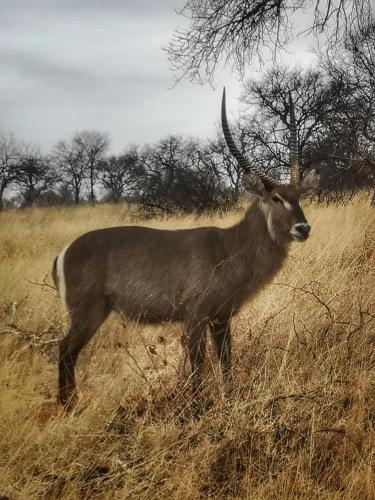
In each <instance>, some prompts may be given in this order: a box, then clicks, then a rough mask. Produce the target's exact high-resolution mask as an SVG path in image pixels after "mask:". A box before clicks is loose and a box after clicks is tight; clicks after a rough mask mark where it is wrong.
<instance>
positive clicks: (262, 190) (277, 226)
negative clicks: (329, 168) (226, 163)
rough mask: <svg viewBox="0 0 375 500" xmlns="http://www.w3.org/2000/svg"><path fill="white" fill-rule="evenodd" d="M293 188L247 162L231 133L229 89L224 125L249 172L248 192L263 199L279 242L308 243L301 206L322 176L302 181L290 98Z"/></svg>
mask: <svg viewBox="0 0 375 500" xmlns="http://www.w3.org/2000/svg"><path fill="white" fill-rule="evenodd" d="M289 102H290V170H291V180H290V184H280V183H278V182H277V181H276V180H275V179H273V178H272V177H269V176H268V175H266V174H264V173H263V172H262V171H261V170H259V169H257V168H256V167H254V166H253V165H251V163H250V162H249V161H248V160H246V158H244V156H243V155H242V153H241V152H240V151H239V150H238V149H237V146H236V145H235V143H234V141H233V138H232V135H231V133H230V131H229V126H228V120H227V116H226V106H225V89H224V92H223V100H222V107H221V121H222V127H223V132H224V137H225V140H226V142H227V145H228V147H229V150H230V152H231V153H232V155H233V156H234V157H235V158H236V160H237V161H238V163H239V164H240V165H241V167H242V168H243V170H244V171H245V174H246V175H245V188H246V189H247V191H249V192H251V193H252V194H255V195H257V196H259V197H260V198H261V202H260V207H261V209H262V210H263V212H264V215H265V219H266V221H267V227H268V231H269V233H270V235H271V236H272V238H273V239H274V240H275V241H280V242H282V241H291V240H295V241H300V242H302V241H306V240H307V238H308V237H309V234H310V225H309V224H308V222H307V220H306V218H305V215H304V213H303V210H302V208H301V205H300V196H301V194H302V193H303V192H307V191H312V190H314V189H316V187H317V186H318V183H319V174H318V173H317V172H316V171H315V170H312V171H310V172H309V173H308V174H307V175H306V176H305V177H304V178H303V179H302V180H301V179H300V171H299V162H298V145H297V130H296V120H295V116H294V108H293V102H292V99H291V96H290V99H289Z"/></svg>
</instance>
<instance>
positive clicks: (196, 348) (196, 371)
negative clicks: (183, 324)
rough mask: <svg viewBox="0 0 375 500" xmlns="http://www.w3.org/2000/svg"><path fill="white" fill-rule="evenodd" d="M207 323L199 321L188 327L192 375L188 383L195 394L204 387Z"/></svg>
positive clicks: (188, 348) (187, 334)
mask: <svg viewBox="0 0 375 500" xmlns="http://www.w3.org/2000/svg"><path fill="white" fill-rule="evenodd" d="M206 334H207V324H206V322H204V323H198V324H195V325H193V326H190V327H188V328H187V331H186V345H187V351H188V355H189V359H190V366H191V375H190V377H189V380H188V384H189V385H190V386H191V387H192V389H193V394H198V393H199V391H200V389H201V388H202V382H203V380H202V373H203V363H204V358H205V354H206Z"/></svg>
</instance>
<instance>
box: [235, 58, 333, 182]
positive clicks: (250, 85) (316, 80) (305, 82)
mask: <svg viewBox="0 0 375 500" xmlns="http://www.w3.org/2000/svg"><path fill="white" fill-rule="evenodd" d="M325 88H326V85H325V82H324V76H323V74H322V73H321V72H320V71H313V70H307V71H302V70H300V69H287V68H285V67H274V68H272V69H271V70H269V71H268V72H266V73H265V75H264V77H263V78H262V80H260V81H254V80H250V81H248V82H247V83H246V84H245V91H244V94H243V96H242V102H243V103H244V104H245V105H246V106H247V107H248V108H249V109H251V110H256V111H258V113H256V114H254V113H253V114H251V115H250V116H249V117H248V118H246V119H245V120H244V121H243V123H242V127H243V132H242V133H243V136H244V140H245V141H246V142H248V144H249V146H248V149H249V150H251V157H252V158H253V159H254V162H255V163H258V164H259V163H263V164H264V165H265V168H266V169H267V167H268V170H271V171H272V170H273V169H275V170H276V172H274V176H276V177H278V178H280V176H281V177H283V176H284V175H287V172H288V168H289V137H290V129H291V123H290V100H289V99H290V97H291V98H292V101H293V103H294V109H295V114H296V126H297V145H298V158H299V164H300V166H301V169H302V170H303V168H304V166H305V165H304V164H303V161H302V160H303V159H304V155H303V152H304V150H305V148H306V146H307V145H308V144H309V142H311V141H312V140H313V138H314V136H315V135H316V134H317V133H318V131H319V129H320V128H322V122H323V117H324V114H325V113H326V112H327V96H326V90H325Z"/></svg>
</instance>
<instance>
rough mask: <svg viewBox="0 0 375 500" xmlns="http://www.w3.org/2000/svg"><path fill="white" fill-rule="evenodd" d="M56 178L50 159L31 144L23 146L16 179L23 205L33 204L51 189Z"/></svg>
mask: <svg viewBox="0 0 375 500" xmlns="http://www.w3.org/2000/svg"><path fill="white" fill-rule="evenodd" d="M58 180H59V177H58V175H57V174H56V171H55V170H54V168H53V166H52V163H51V161H50V159H49V158H48V157H46V156H43V155H42V154H41V153H40V151H39V150H38V149H37V148H35V147H33V146H30V145H26V146H24V150H23V152H22V154H21V156H20V163H19V168H18V172H17V179H16V182H17V186H18V188H19V190H20V194H21V195H22V197H23V205H24V206H33V205H35V204H36V203H37V202H38V200H39V198H40V196H41V195H42V194H43V193H45V192H46V191H48V190H50V189H52V188H53V187H54V186H55V185H56V183H57V181H58Z"/></svg>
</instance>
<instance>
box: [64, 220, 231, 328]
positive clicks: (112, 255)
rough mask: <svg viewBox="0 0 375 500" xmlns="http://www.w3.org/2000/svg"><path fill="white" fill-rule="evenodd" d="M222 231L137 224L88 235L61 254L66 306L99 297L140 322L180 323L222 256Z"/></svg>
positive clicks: (211, 228) (223, 255)
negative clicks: (174, 228)
mask: <svg viewBox="0 0 375 500" xmlns="http://www.w3.org/2000/svg"><path fill="white" fill-rule="evenodd" d="M224 233H225V230H222V229H218V228H214V227H208V228H197V229H187V230H175V231H171V230H158V229H152V228H146V227H139V226H128V227H113V228H107V229H100V230H96V231H91V232H89V233H86V234H84V235H82V236H81V237H79V238H78V239H77V240H75V241H74V242H73V243H72V244H71V245H70V246H69V247H68V248H67V250H66V252H65V257H64V277H65V283H66V302H67V305H68V307H70V308H73V307H75V306H76V305H77V304H78V303H80V302H81V301H82V300H87V301H90V300H95V299H96V298H99V297H105V300H106V301H107V302H108V304H109V306H110V307H111V308H112V309H117V310H121V311H122V312H123V313H125V314H126V315H128V316H130V317H134V318H137V319H140V320H144V321H162V320H171V319H182V318H183V317H184V315H185V313H186V308H187V307H188V304H190V303H191V302H192V300H194V298H195V300H196V297H197V296H198V295H199V294H201V293H202V291H203V290H204V289H205V287H207V285H208V283H209V280H210V278H211V276H212V272H213V269H214V268H215V266H216V265H217V263H218V262H220V261H222V260H223V259H224V258H225V253H226V248H225V244H224V239H225V238H223V234H224Z"/></svg>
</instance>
